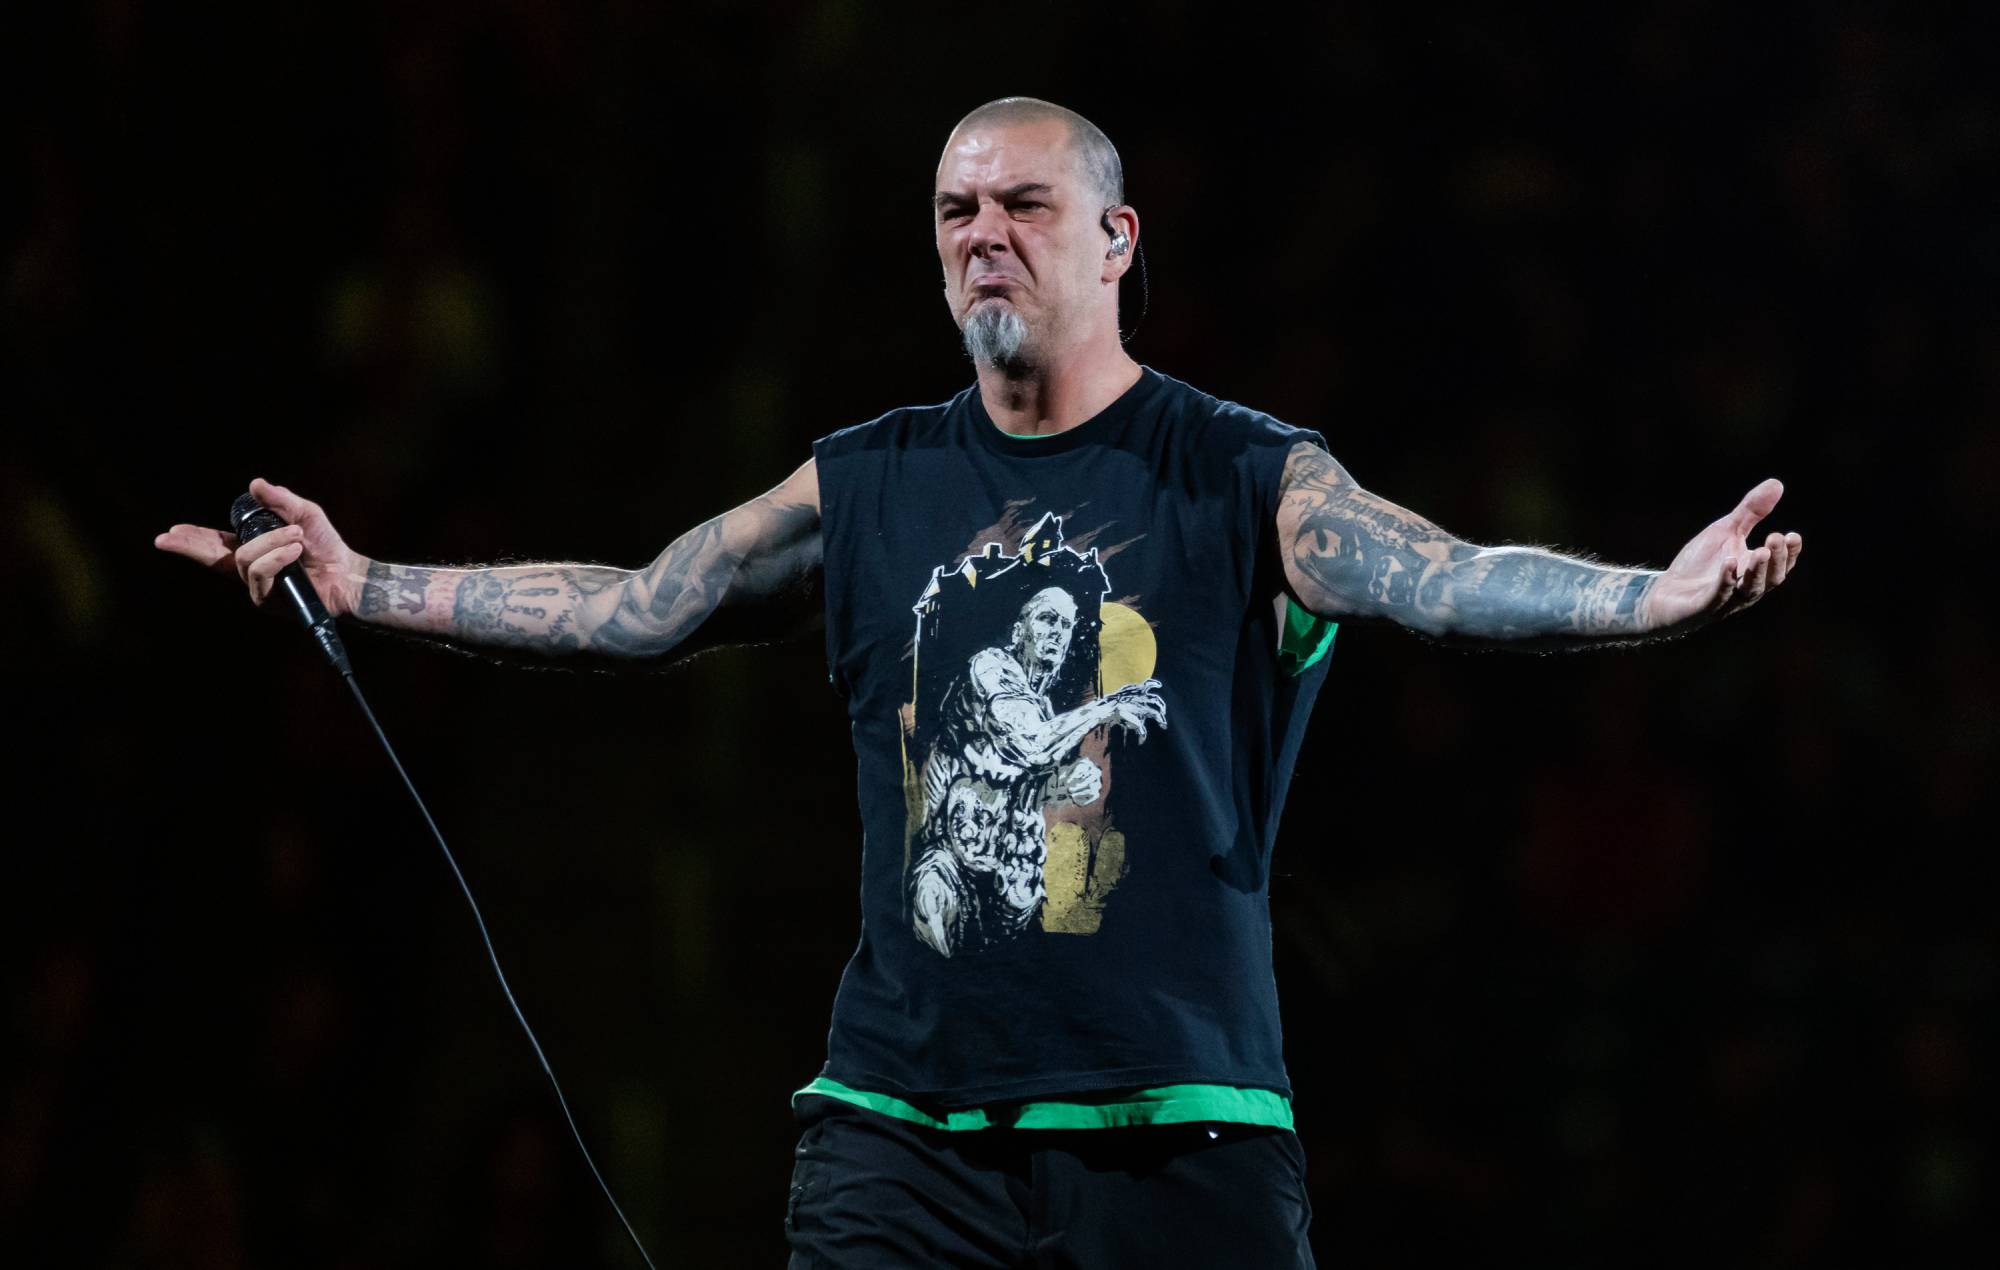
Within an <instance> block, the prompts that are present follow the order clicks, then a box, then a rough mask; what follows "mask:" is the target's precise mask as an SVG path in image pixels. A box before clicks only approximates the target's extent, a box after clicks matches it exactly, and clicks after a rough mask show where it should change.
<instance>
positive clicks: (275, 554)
mask: <svg viewBox="0 0 2000 1270" xmlns="http://www.w3.org/2000/svg"><path fill="white" fill-rule="evenodd" d="M304 552H305V544H303V543H298V542H292V543H286V544H284V545H283V546H280V547H279V548H277V549H276V550H275V551H267V552H265V553H264V554H263V555H262V556H260V557H259V558H258V559H257V561H256V563H254V564H252V565H251V566H250V567H249V569H248V570H247V571H246V572H245V574H244V578H243V580H244V581H245V582H247V583H249V584H250V598H251V599H253V600H255V601H256V602H257V603H259V604H262V603H263V602H264V601H265V600H266V599H267V598H269V597H270V594H271V588H272V587H273V586H275V585H277V583H276V579H277V576H278V571H279V570H281V569H283V568H284V567H285V566H286V565H288V564H290V563H292V561H294V560H297V559H298V558H299V557H300V556H301V555H302V554H304Z"/></svg>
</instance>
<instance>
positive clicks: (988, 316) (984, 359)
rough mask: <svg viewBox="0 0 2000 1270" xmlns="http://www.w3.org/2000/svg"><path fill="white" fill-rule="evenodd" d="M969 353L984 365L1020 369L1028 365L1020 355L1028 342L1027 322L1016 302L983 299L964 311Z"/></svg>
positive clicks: (1006, 369)
mask: <svg viewBox="0 0 2000 1270" xmlns="http://www.w3.org/2000/svg"><path fill="white" fill-rule="evenodd" d="M963 333H964V336H965V352H966V356H968V357H970V358H972V360H973V361H974V362H976V363H978V364H979V365H982V366H992V367H995V368H997V369H999V370H1003V371H1011V370H1018V369H1020V368H1022V367H1023V366H1024V365H1025V359H1024V358H1023V357H1022V356H1021V351H1022V349H1023V348H1024V347H1025V346H1026V344H1027V342H1028V324H1027V322H1026V321H1025V320H1023V319H1022V317H1021V315H1020V314H1019V313H1016V312H1015V311H1014V306H1013V305H1011V304H1008V303H1007V302H1005V301H1004V300H983V301H981V302H980V303H978V304H976V305H974V306H972V312H970V313H968V314H966V315H965V327H964V329H963Z"/></svg>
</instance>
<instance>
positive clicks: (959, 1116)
mask: <svg viewBox="0 0 2000 1270" xmlns="http://www.w3.org/2000/svg"><path fill="white" fill-rule="evenodd" d="M1006 435H1008V436H1010V437H1011V436H1016V435H1017V434H1016V433H1012V432H1009V433H1007V434H1006ZM1047 435H1049V436H1055V435H1058V434H1056V433H1049V434H1047ZM1020 439H1022V440H1029V439H1039V434H1038V436H1037V437H1036V438H1028V437H1022V438H1020ZM1339 629H1340V624H1339V623H1338V622H1329V621H1327V620H1326V619H1325V618H1323V617H1320V616H1319V615H1318V614H1316V613H1311V612H1308V611H1307V610H1305V609H1303V608H1300V607H1299V603H1298V601H1297V600H1294V599H1292V598H1291V597H1289V596H1287V597H1286V599H1285V629H1284V631H1283V632H1282V633H1281V634H1280V635H1279V637H1278V663H1279V665H1280V666H1282V667H1283V668H1284V671H1285V673H1286V674H1288V675H1293V676H1296V675H1302V674H1304V673H1305V672H1306V671H1307V670H1309V669H1311V668H1312V666H1313V664H1314V663H1315V662H1317V661H1319V660H1320V659H1321V658H1322V657H1325V656H1326V654H1327V652H1328V650H1330V649H1331V648H1332V647H1333V636H1334V633H1335V632H1336V631H1338V630H1339ZM806 1094H823V1095H825V1096H826V1097H828V1098H838V1099H840V1100H841V1101H842V1102H849V1103H853V1104H854V1105H855V1106H857V1107H865V1108H867V1109H868V1110H870V1111H874V1112H879V1113H881V1114H882V1115H885V1116H894V1117H895V1118H896V1119H898V1120H907V1121H909V1122H910V1123H911V1124H920V1125H924V1126H926V1127H927V1128H931V1129H949V1130H960V1129H992V1128H1012V1129H1115V1128H1118V1127H1120V1126H1122V1125H1134V1124H1188V1123H1190V1122H1201V1121H1216V1122H1219V1123H1223V1124H1262V1125H1274V1126H1276V1127H1277V1128H1280V1129H1289V1128H1291V1127H1292V1104H1291V1101H1290V1100H1289V1099H1287V1098H1286V1097H1285V1096H1284V1095H1283V1094H1279V1093H1273V1092H1272V1091H1271V1090H1268V1089H1244V1088H1240V1087H1238V1086H1235V1085H1161V1086H1159V1087H1157V1088H1154V1089H1123V1090H1114V1091H1111V1092H1108V1093H1102V1094H1078V1095H1075V1096H1073V1097H1069V1098H1063V1099H1060V1100H1055V1099H1047V1100H1037V1101H1033V1102H1019V1103H995V1104H993V1105H992V1106H987V1107H969V1108H966V1109H965V1110H963V1111H945V1110H944V1109H942V1108H940V1109H939V1110H941V1111H943V1115H942V1116H938V1115H933V1114H932V1113H930V1112H927V1111H924V1110H922V1109H920V1108H918V1107H915V1106H912V1105H911V1104H909V1103H907V1102H904V1101H903V1100H902V1099H901V1098H895V1097H892V1096H890V1095H888V1094H877V1093H870V1092H869V1091H867V1090H865V1089H851V1088H849V1087H848V1086H846V1085H843V1084H841V1083H840V1082H839V1081H837V1080H830V1079H828V1078H827V1077H825V1076H815V1077H813V1078H812V1080H811V1081H810V1082H808V1083H807V1084H806V1087H805V1088H804V1089H801V1090H798V1091H797V1092H795V1093H794V1094H793V1095H792V1102H793V1104H794V1105H796V1104H797V1103H798V1100H799V1099H800V1098H802V1097H804V1096H805V1095H806Z"/></svg>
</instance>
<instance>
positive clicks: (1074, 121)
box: [945, 97, 1125, 207]
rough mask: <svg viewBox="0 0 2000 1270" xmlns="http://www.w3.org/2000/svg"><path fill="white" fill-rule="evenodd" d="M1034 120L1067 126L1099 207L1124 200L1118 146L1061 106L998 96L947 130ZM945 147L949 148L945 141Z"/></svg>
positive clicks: (1080, 168) (953, 132) (1079, 168)
mask: <svg viewBox="0 0 2000 1270" xmlns="http://www.w3.org/2000/svg"><path fill="white" fill-rule="evenodd" d="M1038 123H1060V124H1062V125H1063V126H1064V127H1066V128H1068V129H1069V148H1070V153H1071V155H1072V156H1073V157H1074V158H1075V160H1076V166H1077V171H1078V173H1079V174H1080V175H1081V176H1082V177H1083V181H1084V184H1085V185H1086V186H1087V187H1089V188H1090V189H1091V190H1093V191H1094V192H1095V194H1096V196H1097V200H1098V206H1099V207H1113V206H1116V205H1117V204H1119V203H1123V202H1124V201H1125V165H1124V164H1122V163H1120V162H1119V161H1118V148H1117V147H1116V146H1114V145H1112V144H1111V138H1109V137H1107V136H1105V135H1104V131H1103V129H1101V128H1099V127H1098V126H1097V125H1096V124H1094V123H1092V122H1090V120H1088V119H1085V118H1084V117H1083V116H1082V115H1079V114H1077V113H1076V112H1075V111H1074V110H1070V109H1069V108H1067V107H1064V106H1058V105H1056V104H1055V103H1054V102H1052V101H1043V100H1041V99H1040V98H1037V97H1002V98H999V99H998V100H996V101H989V102H987V103H986V104H985V105H984V106H981V107H979V108H978V109H977V110H974V111H973V112H972V113H971V114H969V115H967V116H966V117H965V118H963V119H961V120H959V121H958V126H957V127H955V128H953V129H952V130H951V135H952V136H953V137H957V136H958V135H959V134H960V133H963V132H966V131H968V130H970V129H973V128H982V127H985V128H1013V127H1020V126H1023V125H1030V124H1038ZM945 148H946V150H949V149H950V148H951V144H950V142H949V141H947V142H946V143H945Z"/></svg>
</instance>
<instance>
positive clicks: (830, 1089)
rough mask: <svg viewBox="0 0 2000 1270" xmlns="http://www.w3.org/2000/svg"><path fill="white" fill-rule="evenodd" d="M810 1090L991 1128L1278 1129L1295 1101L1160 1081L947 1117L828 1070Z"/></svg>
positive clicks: (939, 1121) (945, 1123)
mask: <svg viewBox="0 0 2000 1270" xmlns="http://www.w3.org/2000/svg"><path fill="white" fill-rule="evenodd" d="M806 1094H824V1095H825V1096H826V1097H828V1098H838V1099H840V1100H841V1101H842V1102H847V1103H852V1104H854V1105H855V1106H857V1107H866V1108H867V1109H868V1110H870V1111H875V1112H880V1113H881V1114H882V1115H885V1116H894V1117H895V1118H896V1119H898V1120H907V1121H909V1122H910V1123H911V1124H920V1125H924V1126H925V1127H927V1128H931V1129H947V1130H952V1131H957V1130H963V1129H992V1128H1013V1129H1115V1128H1119V1127H1122V1126H1125V1125H1135V1124H1188V1123H1193V1122H1199V1121H1215V1122H1218V1123H1224V1124H1260V1125H1270V1126H1272V1127H1273V1128H1278V1129H1290V1128H1291V1127H1292V1104H1291V1102H1290V1101H1289V1100H1288V1099H1287V1098H1285V1096H1284V1095H1283V1094H1278V1093H1273V1092H1272V1091H1271V1090H1268V1089H1240V1088H1238V1087H1236V1086H1234V1085H1161V1086H1159V1087H1158V1088H1154V1089H1138V1090H1118V1091H1116V1092H1113V1093H1108V1094H1105V1095H1103V1096H1102V1097H1101V1098H1092V1097H1090V1096H1088V1095H1085V1096H1084V1097H1082V1098H1077V1099H1065V1100H1062V1101H1034V1102H1020V1103H1002V1104H996V1105H994V1106H991V1107H969V1108H966V1109H964V1110H962V1111H946V1112H945V1113H944V1114H943V1116H942V1117H939V1116H935V1115H932V1114H930V1113H929V1112H926V1111H923V1110H920V1109H919V1108H917V1107H913V1106H911V1105H910V1104H909V1103H907V1102H904V1101H903V1100H902V1099H901V1098H896V1097H892V1096H890V1095H889V1094H878V1093H872V1092H870V1091H868V1090H863V1089H852V1088H849V1087H848V1086H846V1085H843V1084H841V1083H840V1082H839V1081H837V1080H829V1079H828V1078H827V1077H825V1076H815V1077H814V1078H813V1079H812V1080H811V1081H810V1082H809V1083H807V1085H806V1087H805V1088H803V1089H800V1090H798V1091H797V1092H795V1093H793V1094H792V1102H793V1103H794V1105H796V1104H797V1102H798V1100H799V1099H800V1098H801V1097H802V1096H804V1095H806Z"/></svg>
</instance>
